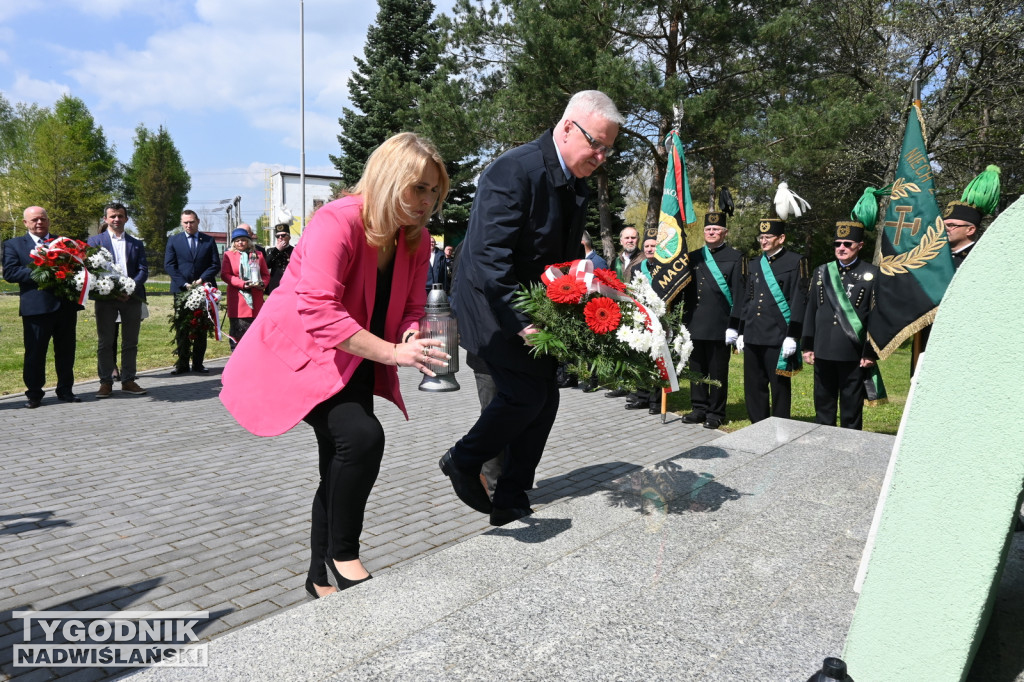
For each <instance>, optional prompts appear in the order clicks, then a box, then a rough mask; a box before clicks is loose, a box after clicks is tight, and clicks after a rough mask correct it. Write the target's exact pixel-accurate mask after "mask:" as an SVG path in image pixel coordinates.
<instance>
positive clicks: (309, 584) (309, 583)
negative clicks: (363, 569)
mask: <svg viewBox="0 0 1024 682" xmlns="http://www.w3.org/2000/svg"><path fill="white" fill-rule="evenodd" d="M367 580H369V578H367ZM330 585H331V583H330V581H327V584H326V585H320V587H329V586H330ZM306 592H307V594H309V596H310V598H311V599H323V597H321V596H320V595H319V594H317V593H316V583H314V582H313V579H312V578H310V577H308V576H307V577H306ZM331 594H334V593H333V592H332V593H331ZM325 596H326V595H325Z"/></svg>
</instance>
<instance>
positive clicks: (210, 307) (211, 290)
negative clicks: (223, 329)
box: [203, 282, 220, 341]
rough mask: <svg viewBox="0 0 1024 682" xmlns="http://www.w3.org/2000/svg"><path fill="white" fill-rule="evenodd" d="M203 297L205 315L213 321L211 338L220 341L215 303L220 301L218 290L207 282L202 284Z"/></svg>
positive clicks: (218, 317)
mask: <svg viewBox="0 0 1024 682" xmlns="http://www.w3.org/2000/svg"><path fill="white" fill-rule="evenodd" d="M203 295H204V296H205V297H206V315H207V317H209V318H210V319H211V320H213V338H214V339H215V340H217V341H220V315H219V314H218V310H217V301H219V300H220V289H218V288H217V287H215V286H213V285H212V284H210V283H209V282H204V283H203Z"/></svg>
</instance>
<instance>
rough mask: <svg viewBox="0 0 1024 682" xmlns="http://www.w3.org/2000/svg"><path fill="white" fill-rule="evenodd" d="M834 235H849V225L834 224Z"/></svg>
mask: <svg viewBox="0 0 1024 682" xmlns="http://www.w3.org/2000/svg"><path fill="white" fill-rule="evenodd" d="M836 236H837V237H840V238H842V237H849V236H850V226H849V225H836Z"/></svg>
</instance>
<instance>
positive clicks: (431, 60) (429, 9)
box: [331, 0, 437, 187]
mask: <svg viewBox="0 0 1024 682" xmlns="http://www.w3.org/2000/svg"><path fill="white" fill-rule="evenodd" d="M379 8H380V9H379V10H378V12H377V18H376V21H375V23H374V24H373V25H372V26H370V28H369V30H368V31H367V33H366V47H365V48H364V54H363V58H362V59H360V58H358V57H356V60H355V61H356V70H355V71H354V72H353V73H352V76H351V77H350V78H349V82H348V88H349V99H351V101H352V104H353V105H354V106H355V107H356V108H357V109H358V111H355V110H353V109H348V108H346V109H344V110H343V113H342V116H341V118H339V119H338V123H340V124H341V134H340V135H338V142H339V143H340V144H341V152H342V153H341V155H339V156H334V155H331V162H332V163H333V164H334V166H335V168H337V169H338V171H339V172H340V173H341V177H342V185H343V186H346V187H351V186H352V185H354V184H355V183H356V181H358V180H359V177H360V176H361V175H362V173H363V165H364V164H365V163H366V159H368V158H369V156H370V152H372V151H373V150H374V148H376V147H377V146H378V145H379V144H380V143H381V142H383V141H384V140H386V139H387V138H389V137H390V136H392V135H394V134H395V133H399V132H402V131H403V130H413V129H415V127H416V125H417V124H418V123H419V111H418V109H417V99H416V97H415V94H416V93H418V92H420V91H421V90H420V88H421V87H422V86H424V85H427V84H428V81H429V79H430V77H431V75H432V74H433V73H434V70H435V68H436V66H437V48H436V41H435V39H434V36H433V35H432V34H433V32H434V30H435V29H434V24H433V21H432V16H433V14H434V4H433V3H432V2H430V0H379Z"/></svg>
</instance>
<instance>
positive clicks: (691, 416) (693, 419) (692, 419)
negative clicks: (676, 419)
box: [683, 412, 707, 424]
mask: <svg viewBox="0 0 1024 682" xmlns="http://www.w3.org/2000/svg"><path fill="white" fill-rule="evenodd" d="M706 418H707V415H705V414H704V413H703V412H688V413H686V414H684V415H683V423H684V424H700V423H701V422H702V421H704V420H705V419H706Z"/></svg>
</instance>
